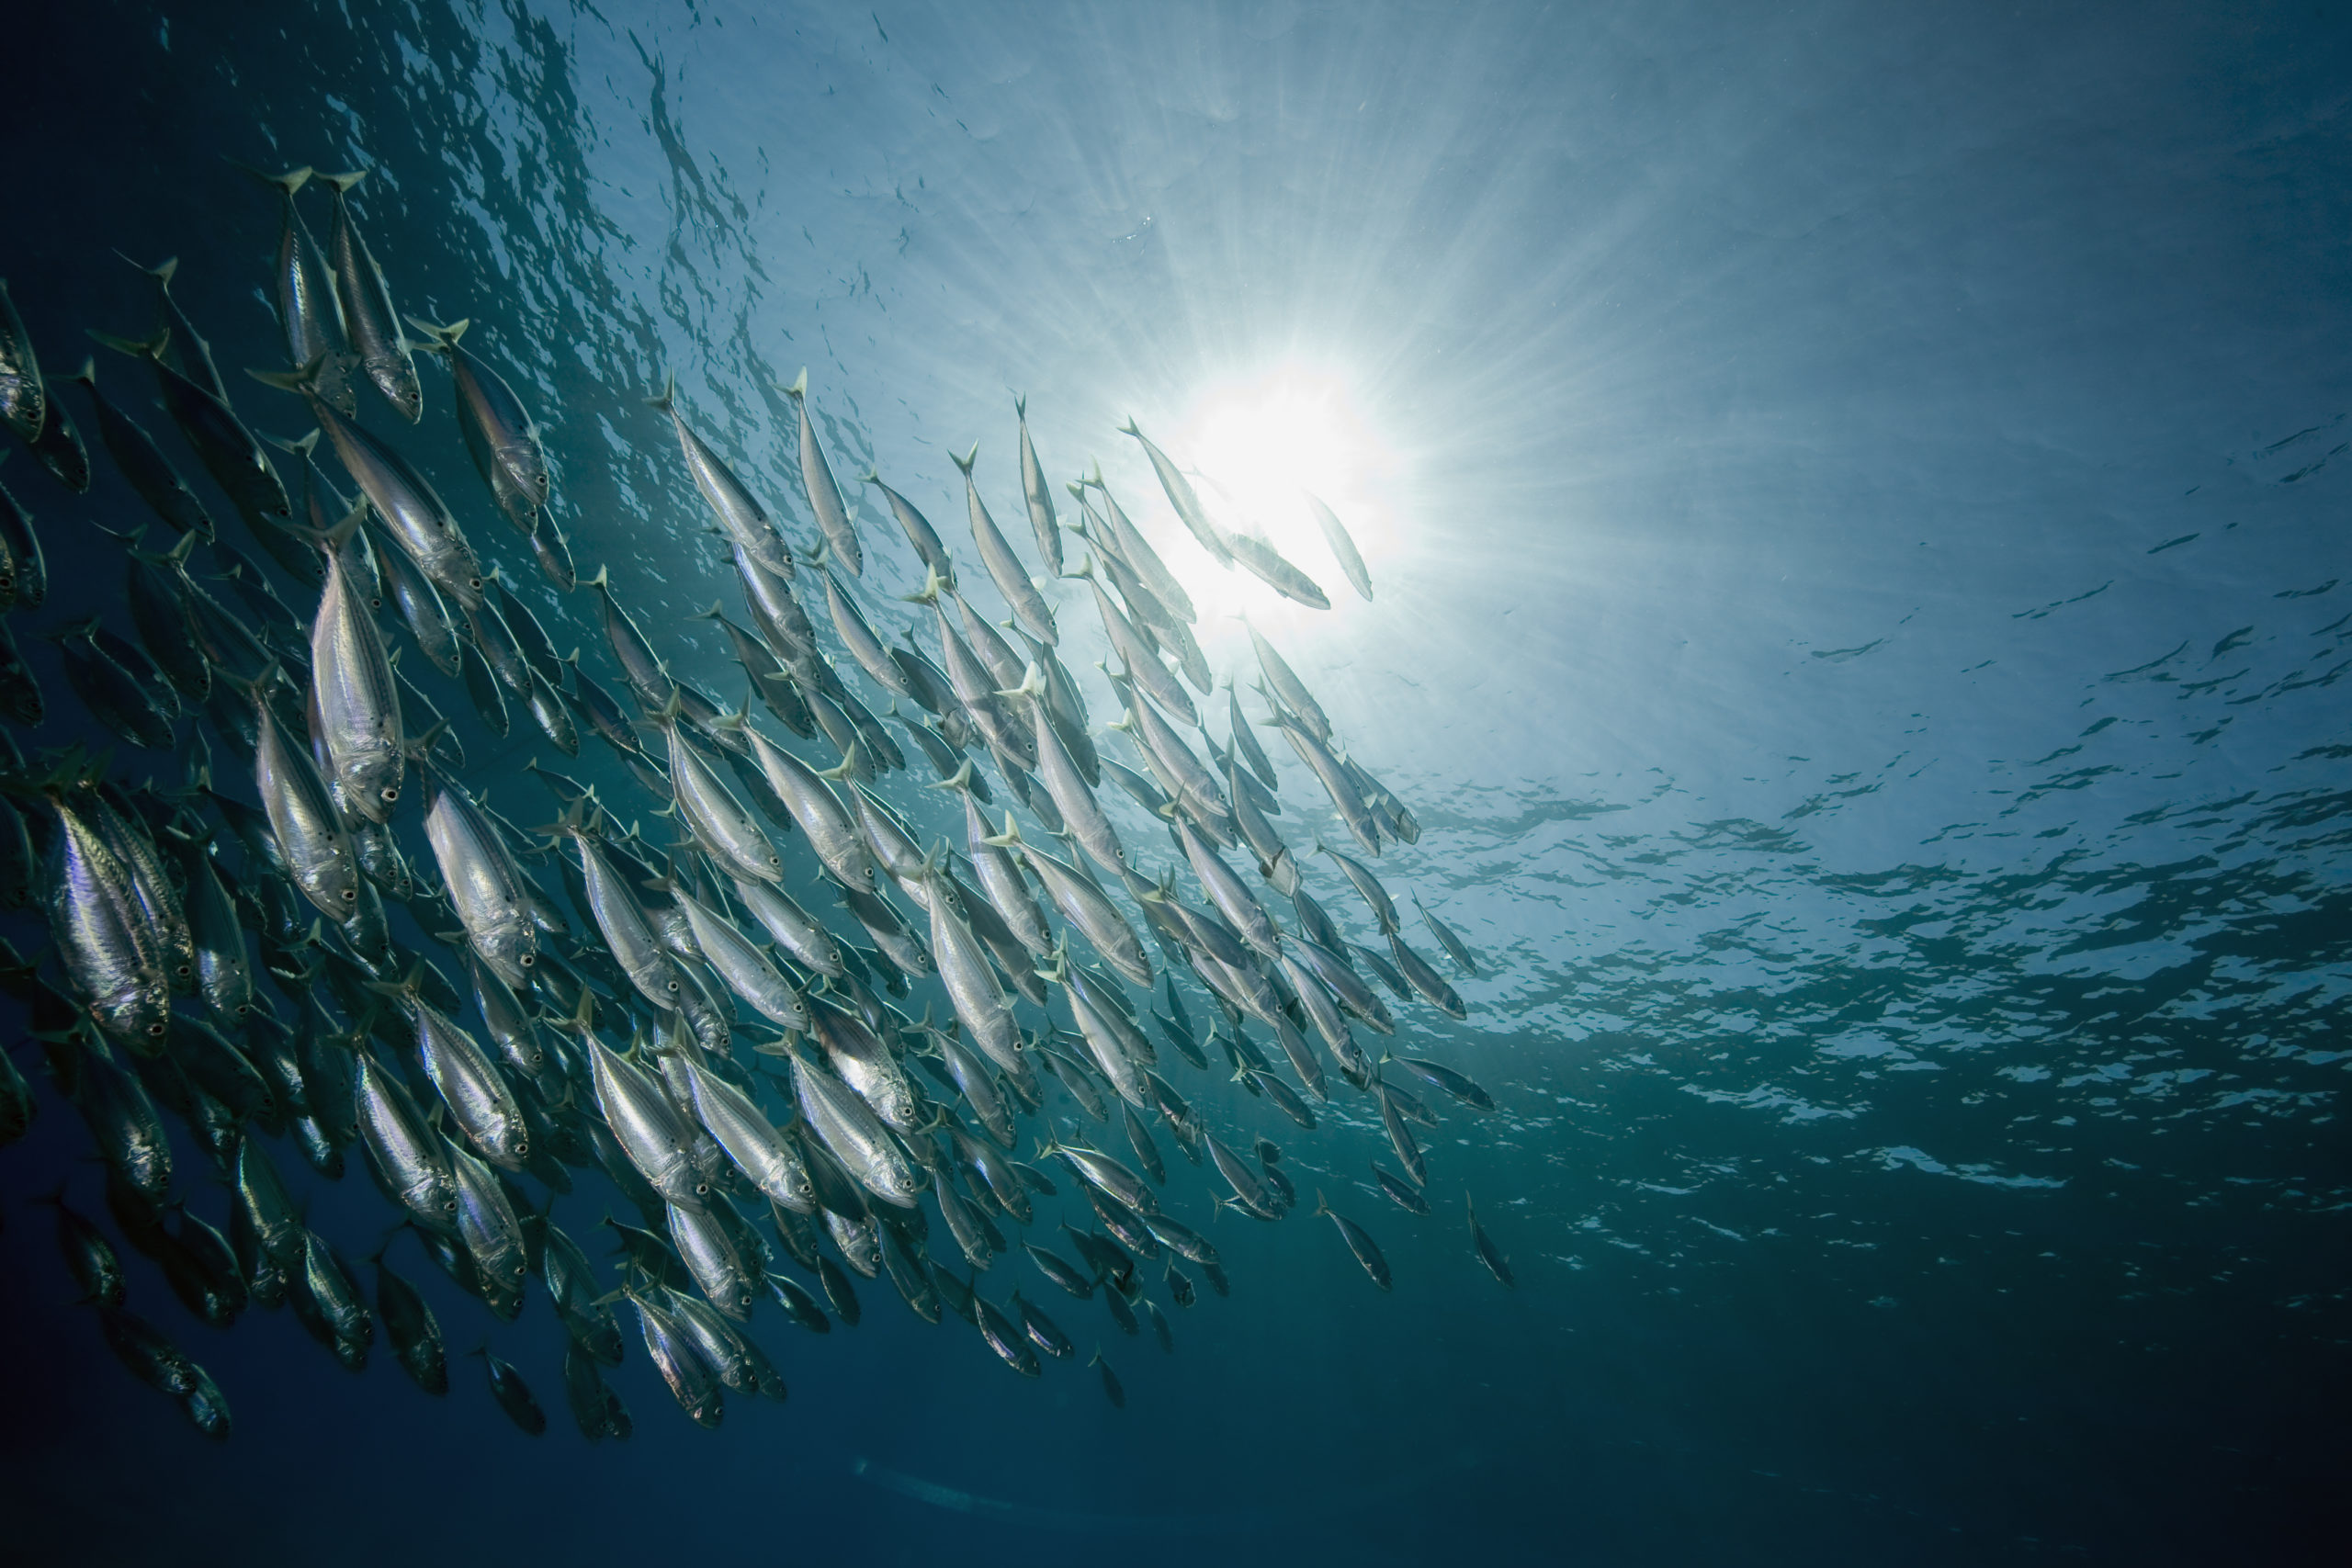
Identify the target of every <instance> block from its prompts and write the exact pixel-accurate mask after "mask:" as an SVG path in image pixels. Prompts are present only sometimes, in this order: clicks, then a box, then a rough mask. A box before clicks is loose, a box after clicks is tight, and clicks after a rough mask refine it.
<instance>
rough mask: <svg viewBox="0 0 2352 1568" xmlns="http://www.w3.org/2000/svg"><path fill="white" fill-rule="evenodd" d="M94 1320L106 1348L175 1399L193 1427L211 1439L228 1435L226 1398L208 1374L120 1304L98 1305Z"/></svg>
mask: <svg viewBox="0 0 2352 1568" xmlns="http://www.w3.org/2000/svg"><path fill="white" fill-rule="evenodd" d="M98 1324H99V1327H100V1329H101V1331H102V1332H103V1333H104V1335H105V1337H106V1341H107V1348H108V1349H111V1350H112V1351H113V1352H114V1353H115V1357H116V1359H118V1360H119V1361H121V1362H122V1364H123V1365H124V1366H125V1367H128V1368H129V1369H130V1372H131V1375H132V1376H134V1377H136V1378H137V1379H139V1381H140V1382H143V1383H145V1384H146V1385H147V1386H148V1387H150V1388H153V1389H154V1390H155V1391H156V1392H158V1393H167V1394H170V1395H171V1396H172V1397H173V1398H174V1399H175V1400H177V1401H178V1402H179V1404H180V1407H181V1409H183V1410H184V1411H186V1412H187V1417H188V1419H189V1420H190V1421H191V1422H193V1423H194V1424H195V1426H196V1429H197V1430H198V1431H199V1432H201V1433H203V1434H204V1435H205V1436H206V1437H208V1438H211V1439H213V1440H214V1441H215V1442H225V1441H227V1440H228V1438H229V1433H230V1430H231V1425H232V1423H231V1420H230V1416H229V1404H228V1401H227V1400H225V1399H223V1398H222V1397H221V1394H220V1387H219V1385H218V1384H216V1383H214V1382H213V1381H212V1378H211V1376H210V1374H209V1373H207V1372H206V1371H205V1370H204V1369H203V1368H202V1367H200V1366H198V1365H197V1364H196V1363H195V1362H194V1361H192V1360H190V1359H188V1357H187V1353H186V1352H185V1351H183V1350H181V1349H180V1348H178V1347H177V1346H175V1345H174V1344H173V1343H172V1342H171V1341H170V1340H168V1339H166V1338H164V1336H163V1334H162V1333H161V1332H159V1331H158V1330H157V1329H156V1328H155V1327H154V1326H153V1325H151V1324H149V1323H148V1322H147V1320H146V1319H144V1318H142V1317H139V1316H137V1315H135V1314H131V1313H130V1312H127V1311H125V1310H123V1309H122V1308H120V1307H101V1308H100V1309H99V1311H98Z"/></svg>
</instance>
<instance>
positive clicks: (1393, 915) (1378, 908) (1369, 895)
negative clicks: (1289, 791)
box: [1315, 839, 1400, 936]
mask: <svg viewBox="0 0 2352 1568" xmlns="http://www.w3.org/2000/svg"><path fill="white" fill-rule="evenodd" d="M1315 849H1316V852H1317V853H1318V854H1323V855H1329V857H1330V858H1331V861H1332V863H1334V864H1336V865H1337V866H1338V867H1339V868H1340V873H1341V874H1343V875H1344V876H1346V877H1347V879H1348V882H1349V884H1350V885H1351V886H1353V887H1354V888H1355V890H1356V892H1357V893H1358V894H1359V895H1361V896H1362V897H1363V901H1364V904H1365V906H1366V907H1367V908H1370V909H1371V910H1372V918H1373V919H1374V922H1375V923H1377V924H1378V925H1379V927H1380V932H1381V934H1382V935H1383V936H1394V935H1395V934H1396V933H1397V931H1398V930H1399V929H1400V928H1399V925H1398V921H1397V905H1396V901H1395V900H1394V899H1392V898H1390V897H1388V889H1386V888H1385V887H1383V886H1381V885H1380V878H1378V877H1377V876H1374V874H1372V868H1371V867H1370V866H1367V865H1365V864H1364V863H1363V862H1362V861H1360V860H1357V859H1356V858H1355V857H1354V856H1352V855H1345V854H1341V853H1340V852H1339V851H1337V850H1335V849H1332V848H1330V847H1329V845H1327V844H1325V843H1324V842H1323V841H1322V840H1319V839H1318V840H1316V844H1315Z"/></svg>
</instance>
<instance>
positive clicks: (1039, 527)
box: [1012, 398, 1062, 577]
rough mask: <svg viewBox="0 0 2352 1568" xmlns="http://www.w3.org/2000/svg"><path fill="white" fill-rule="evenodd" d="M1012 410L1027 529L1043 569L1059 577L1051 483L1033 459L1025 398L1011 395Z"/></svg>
mask: <svg viewBox="0 0 2352 1568" xmlns="http://www.w3.org/2000/svg"><path fill="white" fill-rule="evenodd" d="M1012 413H1013V417H1014V418H1015V419H1018V420H1019V421H1020V422H1021V494H1022V498H1023V500H1024V501H1026V502H1028V503H1029V527H1030V531H1031V532H1032V533H1034V534H1035V535H1036V536H1037V554H1038V555H1039V556H1040V557H1041V558H1044V560H1045V563H1046V570H1047V571H1050V572H1052V573H1053V574H1054V575H1055V576H1056V577H1059V576H1060V575H1061V574H1062V534H1061V526H1060V525H1059V524H1058V523H1057V521H1056V519H1055V517H1054V490H1053V486H1051V485H1049V484H1047V483H1046V469H1045V465H1043V464H1041V463H1040V462H1038V461H1037V448H1036V446H1035V444H1034V443H1032V442H1031V441H1030V439H1029V400H1028V399H1026V398H1015V399H1014V400H1013V402H1012Z"/></svg>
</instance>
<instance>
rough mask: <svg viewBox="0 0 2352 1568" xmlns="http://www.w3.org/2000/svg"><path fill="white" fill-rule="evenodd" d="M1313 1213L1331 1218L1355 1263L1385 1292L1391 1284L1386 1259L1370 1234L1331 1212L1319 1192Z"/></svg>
mask: <svg viewBox="0 0 2352 1568" xmlns="http://www.w3.org/2000/svg"><path fill="white" fill-rule="evenodd" d="M1315 1212H1316V1213H1318V1214H1329V1215H1330V1216H1331V1223H1332V1224H1334V1225H1337V1226H1338V1227H1339V1230H1340V1238H1341V1239H1342V1240H1344V1241H1346V1243H1347V1244H1348V1250H1349V1251H1350V1252H1351V1253H1353V1254H1355V1259H1356V1262H1357V1263H1359V1264H1360V1265H1362V1266H1363V1271H1364V1273H1365V1274H1366V1275H1368V1276H1370V1278H1371V1280H1372V1282H1373V1283H1374V1284H1375V1285H1377V1286H1379V1287H1380V1288H1381V1289H1382V1290H1384V1291H1385V1290H1387V1289H1388V1288H1389V1286H1390V1284H1391V1282H1392V1281H1391V1278H1390V1275H1389V1272H1388V1259H1387V1258H1385V1257H1383V1256H1382V1255H1381V1251H1380V1244H1379V1243H1377V1242H1375V1241H1374V1240H1373V1239H1372V1234H1371V1233H1370V1232H1369V1231H1367V1230H1365V1229H1364V1228H1363V1226H1362V1225H1360V1224H1356V1223H1355V1222H1354V1221H1353V1220H1351V1219H1349V1218H1348V1217H1347V1216H1346V1215H1344V1214H1341V1213H1338V1212H1336V1211H1335V1210H1333V1209H1332V1208H1331V1206H1330V1205H1329V1203H1326V1202H1324V1201H1323V1195H1322V1194H1321V1193H1319V1192H1318V1193H1317V1194H1316V1198H1315Z"/></svg>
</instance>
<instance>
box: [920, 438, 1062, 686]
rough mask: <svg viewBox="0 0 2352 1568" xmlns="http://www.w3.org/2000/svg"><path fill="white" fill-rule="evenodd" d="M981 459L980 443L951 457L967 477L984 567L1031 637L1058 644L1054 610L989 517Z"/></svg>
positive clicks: (967, 505) (974, 537) (976, 540)
mask: <svg viewBox="0 0 2352 1568" xmlns="http://www.w3.org/2000/svg"><path fill="white" fill-rule="evenodd" d="M979 455H980V448H979V444H978V443H977V442H975V443H974V444H973V446H972V449H971V450H970V451H969V452H967V453H965V454H964V456H962V457H955V454H954V453H952V452H951V453H950V454H948V456H949V457H954V458H955V463H956V468H957V470H958V471H960V472H961V473H962V474H963V476H964V505H965V509H966V510H967V512H969V513H971V518H972V543H973V545H974V547H977V548H978V550H979V552H980V564H981V565H982V566H985V567H987V568H988V571H989V578H990V579H992V580H993V581H995V583H996V589H997V592H999V593H1001V594H1003V595H1004V602H1005V603H1006V604H1008V605H1010V606H1012V614H1013V617H1014V618H1015V619H1016V620H1018V621H1019V622H1020V623H1021V624H1022V625H1023V626H1025V627H1027V628H1028V631H1029V635H1030V636H1032V637H1035V638H1037V640H1038V641H1040V642H1048V643H1049V642H1053V641H1056V640H1057V638H1058V637H1059V636H1060V633H1059V631H1058V630H1057V628H1056V626H1055V625H1054V613H1053V611H1052V609H1051V608H1049V607H1048V606H1047V605H1046V601H1045V598H1044V596H1043V595H1041V594H1040V593H1039V592H1037V589H1036V586H1035V584H1034V583H1032V582H1031V581H1029V574H1028V572H1027V571H1025V570H1023V568H1022V565H1021V558H1020V557H1019V556H1016V555H1014V554H1013V553H1012V546H1011V545H1010V544H1008V543H1006V542H1005V537H1004V535H1003V533H1002V531H1001V530H1000V529H999V528H998V527H997V525H996V520H995V519H994V518H992V517H990V516H989V509H988V506H987V504H986V503H985V502H982V501H981V500H980V491H979V486H978V484H976V483H975V482H974V481H973V479H972V465H973V464H974V463H975V462H977V461H978V458H979Z"/></svg>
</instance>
